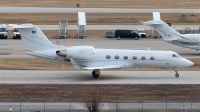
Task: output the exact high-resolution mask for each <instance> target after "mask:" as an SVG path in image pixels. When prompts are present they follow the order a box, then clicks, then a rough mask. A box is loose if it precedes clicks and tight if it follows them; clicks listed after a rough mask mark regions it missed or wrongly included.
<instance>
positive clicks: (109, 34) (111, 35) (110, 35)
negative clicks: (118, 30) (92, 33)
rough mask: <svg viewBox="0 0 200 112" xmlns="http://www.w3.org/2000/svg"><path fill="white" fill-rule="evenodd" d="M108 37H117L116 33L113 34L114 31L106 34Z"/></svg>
mask: <svg viewBox="0 0 200 112" xmlns="http://www.w3.org/2000/svg"><path fill="white" fill-rule="evenodd" d="M106 37H107V38H112V37H115V33H114V32H112V31H109V32H106Z"/></svg>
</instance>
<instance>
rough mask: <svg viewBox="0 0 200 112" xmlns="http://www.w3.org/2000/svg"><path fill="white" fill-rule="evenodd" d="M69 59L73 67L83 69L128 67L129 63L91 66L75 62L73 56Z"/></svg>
mask: <svg viewBox="0 0 200 112" xmlns="http://www.w3.org/2000/svg"><path fill="white" fill-rule="evenodd" d="M70 61H71V63H72V66H73V67H74V68H78V69H80V68H81V69H85V70H93V69H110V68H128V67H130V66H129V65H123V64H122V65H105V66H93V67H83V66H80V65H79V64H77V63H76V61H75V60H74V59H73V58H70Z"/></svg>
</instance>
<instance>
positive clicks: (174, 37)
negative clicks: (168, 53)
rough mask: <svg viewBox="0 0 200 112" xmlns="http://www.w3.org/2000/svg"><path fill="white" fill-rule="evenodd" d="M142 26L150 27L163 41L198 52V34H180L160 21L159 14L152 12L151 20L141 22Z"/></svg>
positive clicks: (199, 44)
mask: <svg viewBox="0 0 200 112" xmlns="http://www.w3.org/2000/svg"><path fill="white" fill-rule="evenodd" d="M143 25H146V26H152V27H153V28H154V29H155V30H156V31H157V32H158V33H159V34H160V35H161V36H162V38H163V40H164V41H166V42H169V43H172V44H175V45H178V46H181V47H184V48H190V49H195V50H200V34H180V33H178V32H177V31H176V30H174V29H173V28H172V27H170V26H169V25H168V24H166V23H165V22H164V21H162V20H161V19H160V12H153V20H151V21H147V22H143Z"/></svg>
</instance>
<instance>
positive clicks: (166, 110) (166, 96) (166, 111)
mask: <svg viewBox="0 0 200 112" xmlns="http://www.w3.org/2000/svg"><path fill="white" fill-rule="evenodd" d="M167 95H168V93H166V112H167Z"/></svg>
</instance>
